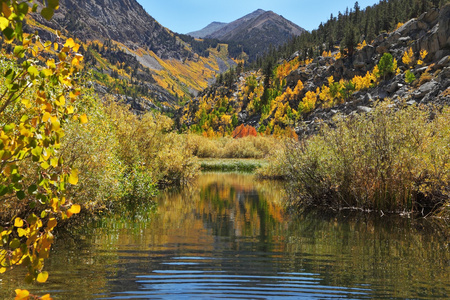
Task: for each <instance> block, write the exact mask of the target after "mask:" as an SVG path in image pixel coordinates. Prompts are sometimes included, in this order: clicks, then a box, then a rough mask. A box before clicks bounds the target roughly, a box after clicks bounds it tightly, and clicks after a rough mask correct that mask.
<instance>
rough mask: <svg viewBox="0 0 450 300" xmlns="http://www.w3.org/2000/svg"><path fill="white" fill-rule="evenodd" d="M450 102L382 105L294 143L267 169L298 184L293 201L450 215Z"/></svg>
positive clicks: (264, 172) (292, 191)
mask: <svg viewBox="0 0 450 300" xmlns="http://www.w3.org/2000/svg"><path fill="white" fill-rule="evenodd" d="M449 144H450V109H449V108H444V109H442V110H433V111H430V110H424V109H420V108H418V107H408V108H403V109H399V107H394V106H393V105H391V104H390V103H382V104H379V105H378V106H377V107H376V108H375V109H374V110H373V111H372V112H371V113H369V114H367V115H357V116H352V117H350V118H341V119H340V120H336V125H335V128H329V127H324V128H323V129H322V131H321V133H320V134H319V135H317V136H313V137H311V138H309V139H308V140H305V141H302V142H296V143H287V144H286V149H285V150H284V151H281V152H278V155H277V157H276V158H274V159H273V160H272V161H271V162H270V164H269V165H268V166H267V167H266V168H264V169H263V170H261V171H260V172H259V174H260V176H266V177H283V178H286V179H287V180H288V182H289V183H290V195H291V201H292V204H293V205H298V206H303V207H305V206H319V207H325V208H332V209H335V210H339V209H344V208H349V209H359V210H376V211H383V212H396V213H419V214H423V215H426V214H428V213H433V214H435V215H441V216H449V215H450V201H449V196H450V185H449V182H450V148H449V147H448V145H449Z"/></svg>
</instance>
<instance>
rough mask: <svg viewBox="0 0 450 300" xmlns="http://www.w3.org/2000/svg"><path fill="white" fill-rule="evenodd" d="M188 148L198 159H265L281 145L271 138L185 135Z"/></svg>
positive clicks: (277, 140)
mask: <svg viewBox="0 0 450 300" xmlns="http://www.w3.org/2000/svg"><path fill="white" fill-rule="evenodd" d="M187 143H188V147H189V148H190V149H191V151H192V153H193V155H195V156H197V157H199V158H256V159H259V158H267V157H270V156H271V155H272V154H273V153H274V152H275V151H276V150H277V149H278V148H279V147H280V145H281V144H282V143H281V140H280V139H278V138H275V137H273V136H261V135H259V136H253V135H249V136H246V137H242V138H232V137H230V136H225V137H217V138H209V137H205V136H203V135H198V134H188V135H187Z"/></svg>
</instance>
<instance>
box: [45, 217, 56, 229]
mask: <svg viewBox="0 0 450 300" xmlns="http://www.w3.org/2000/svg"><path fill="white" fill-rule="evenodd" d="M57 224H58V222H57V221H56V219H55V218H50V219H49V220H48V223H47V228H48V230H53V228H55V226H56V225H57Z"/></svg>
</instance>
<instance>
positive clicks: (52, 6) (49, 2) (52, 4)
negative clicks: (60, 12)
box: [47, 0, 59, 10]
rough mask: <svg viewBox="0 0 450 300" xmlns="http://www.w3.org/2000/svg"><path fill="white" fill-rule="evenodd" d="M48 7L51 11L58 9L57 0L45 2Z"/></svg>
mask: <svg viewBox="0 0 450 300" xmlns="http://www.w3.org/2000/svg"><path fill="white" fill-rule="evenodd" d="M47 3H48V7H50V8H52V9H55V10H56V9H58V8H59V0H47Z"/></svg>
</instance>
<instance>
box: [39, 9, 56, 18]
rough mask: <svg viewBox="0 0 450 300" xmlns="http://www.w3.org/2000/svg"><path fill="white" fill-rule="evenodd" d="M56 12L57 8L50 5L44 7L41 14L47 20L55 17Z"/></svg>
mask: <svg viewBox="0 0 450 300" xmlns="http://www.w3.org/2000/svg"><path fill="white" fill-rule="evenodd" d="M54 13H55V10H53V9H51V8H50V7H46V8H43V9H42V10H41V16H42V17H44V19H46V20H47V21H50V20H51V19H52V17H53V14H54Z"/></svg>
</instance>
